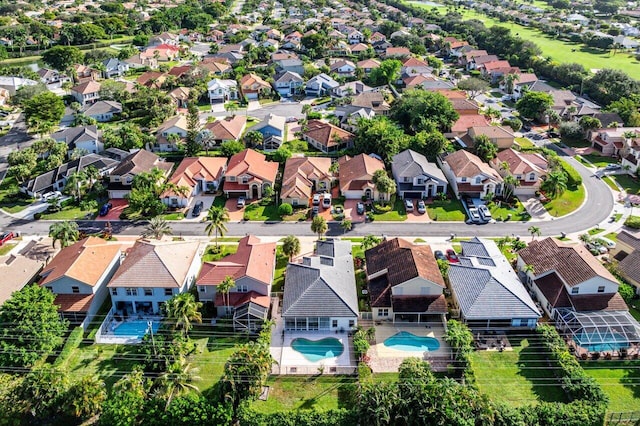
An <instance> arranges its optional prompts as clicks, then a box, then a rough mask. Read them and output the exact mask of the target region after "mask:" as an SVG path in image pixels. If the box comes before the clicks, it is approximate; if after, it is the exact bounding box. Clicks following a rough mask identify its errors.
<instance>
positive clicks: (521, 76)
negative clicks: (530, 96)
mask: <svg viewBox="0 0 640 426" xmlns="http://www.w3.org/2000/svg"><path fill="white" fill-rule="evenodd" d="M516 76H517V77H514V78H515V79H516V80H515V81H514V82H513V93H511V94H510V96H511V98H512V99H513V100H518V99H520V98H521V97H522V95H523V94H524V93H525V92H526V91H527V90H529V88H530V87H531V86H532V85H533V84H534V83H535V82H536V81H538V76H536V75H535V74H533V73H528V72H521V73H516ZM500 89H501V90H504V91H505V92H507V93H508V90H507V89H508V87H507V82H506V80H505V79H502V80H501V81H500Z"/></svg>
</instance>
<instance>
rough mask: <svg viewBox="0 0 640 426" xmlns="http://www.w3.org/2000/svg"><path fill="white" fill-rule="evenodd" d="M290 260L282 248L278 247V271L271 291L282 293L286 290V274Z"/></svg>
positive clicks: (274, 274) (274, 276)
mask: <svg viewBox="0 0 640 426" xmlns="http://www.w3.org/2000/svg"><path fill="white" fill-rule="evenodd" d="M288 263H289V259H288V258H287V256H285V255H284V254H283V253H282V246H277V247H276V269H275V272H274V273H273V286H272V287H271V291H282V289H283V288H284V272H285V271H286V270H287V264H288Z"/></svg>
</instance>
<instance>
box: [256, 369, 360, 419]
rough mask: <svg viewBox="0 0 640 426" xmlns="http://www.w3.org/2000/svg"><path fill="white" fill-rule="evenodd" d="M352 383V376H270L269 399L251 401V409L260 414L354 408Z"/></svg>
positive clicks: (268, 382) (268, 383)
mask: <svg viewBox="0 0 640 426" xmlns="http://www.w3.org/2000/svg"><path fill="white" fill-rule="evenodd" d="M353 383H354V379H353V377H349V376H344V377H343V376H312V377H286V376H284V377H271V378H269V380H268V381H267V385H268V386H269V398H268V399H267V400H266V401H254V402H252V403H251V408H252V409H254V410H255V411H257V412H259V413H276V412H279V411H290V410H316V411H326V410H331V409H335V408H341V407H344V408H351V407H352V403H353V399H352V398H351V394H352V389H351V387H352V386H353Z"/></svg>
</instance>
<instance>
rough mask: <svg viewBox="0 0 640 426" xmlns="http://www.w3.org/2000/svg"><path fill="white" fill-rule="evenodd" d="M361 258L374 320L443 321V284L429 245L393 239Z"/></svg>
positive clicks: (444, 307)
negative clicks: (363, 259) (364, 259)
mask: <svg viewBox="0 0 640 426" xmlns="http://www.w3.org/2000/svg"><path fill="white" fill-rule="evenodd" d="M365 258H366V263H365V264H366V269H367V289H368V291H369V297H370V298H371V311H372V314H373V319H374V320H377V321H380V320H390V321H393V322H396V321H398V322H406V321H410V322H412V323H416V322H418V323H436V324H437V325H438V326H440V325H441V324H444V322H445V321H446V318H445V316H446V314H447V302H446V299H445V296H444V294H443V291H444V289H445V287H446V286H445V283H444V279H443V278H442V275H441V274H440V269H439V268H438V264H437V262H436V260H435V258H434V256H433V252H432V251H431V247H429V246H427V245H415V244H411V243H410V242H408V241H406V240H403V239H401V238H394V239H392V240H387V241H383V242H382V243H380V244H379V245H377V246H376V247H374V248H371V249H369V250H367V251H366V252H365ZM399 265H401V267H399Z"/></svg>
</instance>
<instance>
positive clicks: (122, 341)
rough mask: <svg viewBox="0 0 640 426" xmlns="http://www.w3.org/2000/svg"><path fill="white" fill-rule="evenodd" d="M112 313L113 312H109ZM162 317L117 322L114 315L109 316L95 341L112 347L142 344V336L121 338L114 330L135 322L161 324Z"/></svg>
mask: <svg viewBox="0 0 640 426" xmlns="http://www.w3.org/2000/svg"><path fill="white" fill-rule="evenodd" d="M109 312H110V313H111V311H109ZM161 320H162V317H160V316H156V315H154V316H146V317H143V316H138V317H131V318H128V319H126V320H124V321H118V320H116V319H115V318H114V317H113V315H107V317H106V318H105V320H104V321H103V322H102V324H101V325H100V329H99V330H98V333H96V337H95V341H96V343H102V344H112V345H135V344H138V343H140V342H142V338H143V337H144V336H142V337H140V336H120V335H117V334H115V332H114V330H115V329H116V328H118V327H119V326H120V325H122V324H126V323H129V322H134V321H152V322H154V323H155V322H160V321H161Z"/></svg>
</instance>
